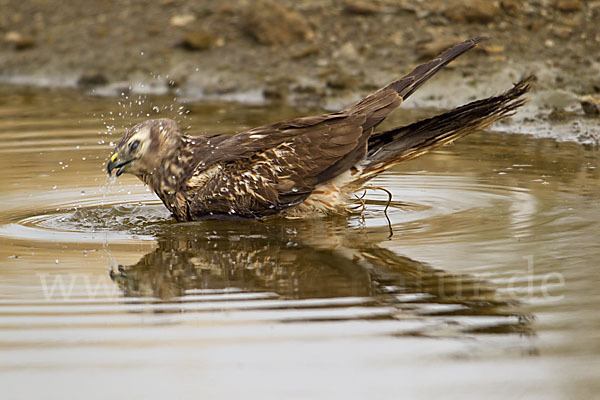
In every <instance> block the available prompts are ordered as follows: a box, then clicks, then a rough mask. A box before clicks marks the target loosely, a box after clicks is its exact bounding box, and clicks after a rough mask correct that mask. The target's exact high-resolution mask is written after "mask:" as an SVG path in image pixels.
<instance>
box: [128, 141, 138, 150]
mask: <svg viewBox="0 0 600 400" xmlns="http://www.w3.org/2000/svg"><path fill="white" fill-rule="evenodd" d="M139 144H140V141H139V140H136V141H135V142H132V143H131V144H130V145H129V147H130V148H131V150H135V149H137V147H138V146H139Z"/></svg>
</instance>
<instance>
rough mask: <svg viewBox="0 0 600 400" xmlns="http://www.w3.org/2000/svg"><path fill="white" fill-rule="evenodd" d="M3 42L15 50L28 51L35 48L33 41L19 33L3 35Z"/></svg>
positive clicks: (12, 32) (11, 32)
mask: <svg viewBox="0 0 600 400" xmlns="http://www.w3.org/2000/svg"><path fill="white" fill-rule="evenodd" d="M4 41H5V42H7V43H10V44H12V45H13V46H14V47H15V49H17V50H25V49H30V48H32V47H34V46H35V42H34V40H33V39H32V38H31V37H29V36H25V35H23V34H21V33H19V32H15V31H10V32H7V33H6V35H4Z"/></svg>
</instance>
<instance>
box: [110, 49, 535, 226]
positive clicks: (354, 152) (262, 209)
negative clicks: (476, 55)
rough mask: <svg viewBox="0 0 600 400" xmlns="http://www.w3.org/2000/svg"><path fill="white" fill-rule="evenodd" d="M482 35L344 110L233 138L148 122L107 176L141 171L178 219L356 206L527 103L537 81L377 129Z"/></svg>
mask: <svg viewBox="0 0 600 400" xmlns="http://www.w3.org/2000/svg"><path fill="white" fill-rule="evenodd" d="M481 40H483V38H474V39H469V40H467V41H465V42H463V43H460V44H458V45H456V46H454V47H452V48H451V49H449V50H446V51H445V52H443V53H442V54H440V55H439V56H438V57H437V58H435V59H434V60H432V61H429V62H427V63H425V64H422V65H419V66H418V67H416V68H415V69H414V70H413V71H412V72H410V73H409V74H408V75H406V76H404V77H402V78H400V79H398V80H396V81H394V82H392V83H390V84H388V85H387V86H385V87H383V88H381V89H379V90H377V91H376V92H374V93H372V94H370V95H368V96H367V97H365V98H364V99H362V100H360V101H359V102H357V103H356V104H353V105H351V106H349V107H346V108H344V109H343V110H341V111H338V112H335V113H330V114H323V115H317V116H309V117H303V118H296V119H292V120H289V121H283V122H277V123H273V124H269V125H265V126H261V127H258V128H254V129H251V130H249V131H246V132H242V133H238V134H236V135H233V136H228V135H205V136H199V137H192V136H187V135H184V134H182V133H181V131H180V130H179V128H178V126H177V124H176V122H175V121H173V120H170V119H154V120H148V121H145V122H142V123H140V124H138V125H136V126H134V127H133V128H131V129H129V130H128V131H127V133H126V134H125V136H124V137H123V138H122V139H121V141H120V142H119V143H118V144H117V146H116V149H115V151H114V153H113V154H112V156H111V157H110V159H109V162H108V165H107V170H108V174H109V175H110V174H111V172H112V171H113V170H116V175H117V176H119V175H121V174H123V173H130V174H133V175H136V176H137V177H138V178H139V179H141V180H142V181H143V182H144V183H146V184H147V185H149V186H150V188H151V189H152V190H153V191H154V192H155V193H156V194H157V195H158V197H160V199H161V200H162V201H163V203H164V204H165V206H166V207H167V208H168V209H169V210H170V211H171V213H172V214H173V216H174V217H175V218H176V219H177V220H178V221H194V220H202V219H237V218H253V219H263V218H266V217H269V216H273V215H281V216H283V217H288V218H301V217H312V216H326V215H334V214H341V213H347V212H349V205H350V204H352V203H354V201H355V199H354V198H353V194H354V193H356V192H358V191H360V190H361V188H363V187H364V186H365V185H366V184H367V182H368V181H369V180H370V179H371V178H373V177H374V176H375V175H377V174H379V173H380V172H382V171H385V170H386V169H388V168H390V167H391V166H393V165H395V164H397V163H399V162H402V161H405V160H410V159H412V158H415V157H417V156H419V155H421V154H423V153H426V152H428V151H430V150H432V149H435V148H438V147H440V146H442V145H444V144H446V143H450V142H452V141H454V140H456V139H458V138H460V137H463V136H465V135H467V134H469V133H471V132H473V131H475V130H478V129H482V128H485V127H488V126H489V125H490V124H492V123H493V122H494V121H497V120H499V119H501V118H503V117H506V116H508V115H511V114H513V112H514V111H515V110H516V109H517V108H518V107H520V106H521V105H523V104H524V103H525V99H523V98H522V96H523V94H525V93H526V92H527V91H528V90H529V88H530V78H526V79H524V80H521V81H520V82H519V83H517V84H515V85H514V86H513V87H512V88H511V89H509V90H507V91H506V92H504V93H503V94H500V95H498V96H493V97H489V98H486V99H483V100H478V101H474V102H472V103H469V104H466V105H464V106H461V107H459V108H456V109H454V110H452V111H449V112H446V113H444V114H440V115H437V116H435V117H432V118H429V119H425V120H422V121H418V122H415V123H413V124H410V125H407V126H401V127H398V128H395V129H392V130H388V131H384V132H375V128H376V127H377V125H379V124H380V123H381V122H382V121H383V120H384V119H385V118H386V117H387V116H388V115H389V114H390V113H391V112H392V111H394V110H395V109H396V108H398V107H399V106H400V104H401V103H402V102H403V101H404V100H406V99H407V98H408V97H409V96H410V95H411V94H412V93H413V92H414V91H415V90H417V89H418V88H419V87H420V86H421V85H422V84H423V83H424V82H425V81H427V80H428V79H429V78H431V77H432V76H433V75H434V74H435V73H436V72H438V71H439V70H440V69H441V68H442V67H444V66H445V65H446V64H448V63H449V62H450V61H452V60H454V59H455V58H456V57H458V56H460V55H461V54H463V53H464V52H466V51H468V50H470V49H472V48H473V47H475V46H476V45H477V44H478V43H479V42H480V41H481Z"/></svg>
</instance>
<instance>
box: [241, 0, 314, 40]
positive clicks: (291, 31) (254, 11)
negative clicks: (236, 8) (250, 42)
mask: <svg viewBox="0 0 600 400" xmlns="http://www.w3.org/2000/svg"><path fill="white" fill-rule="evenodd" d="M242 26H243V28H244V30H245V31H246V33H248V34H249V35H250V36H251V37H252V38H254V39H255V40H256V41H257V42H259V43H261V44H264V45H268V46H272V45H288V44H292V43H295V42H300V41H303V40H307V39H311V38H312V37H313V32H312V30H311V29H310V27H309V25H308V22H307V20H306V19H305V18H304V17H303V16H302V15H301V14H299V13H297V12H295V11H292V10H289V9H287V8H285V7H283V6H281V5H280V4H278V3H271V2H267V1H256V2H253V3H252V5H249V6H248V7H246V9H245V11H244V13H243V16H242Z"/></svg>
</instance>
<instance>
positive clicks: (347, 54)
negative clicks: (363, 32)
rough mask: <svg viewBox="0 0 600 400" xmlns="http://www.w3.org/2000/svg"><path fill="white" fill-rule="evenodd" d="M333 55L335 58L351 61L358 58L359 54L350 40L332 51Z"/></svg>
mask: <svg viewBox="0 0 600 400" xmlns="http://www.w3.org/2000/svg"><path fill="white" fill-rule="evenodd" d="M333 57H334V58H336V59H339V58H341V59H342V60H346V61H351V60H358V59H359V58H360V54H359V53H358V50H356V47H354V44H352V42H346V43H344V44H343V45H342V47H340V48H339V49H338V50H337V51H335V52H334V53H333Z"/></svg>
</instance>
